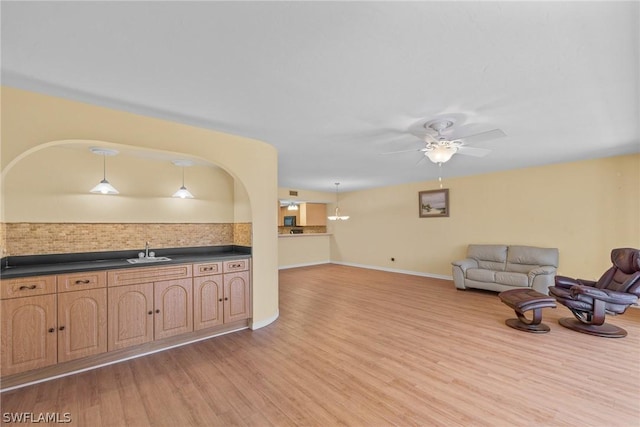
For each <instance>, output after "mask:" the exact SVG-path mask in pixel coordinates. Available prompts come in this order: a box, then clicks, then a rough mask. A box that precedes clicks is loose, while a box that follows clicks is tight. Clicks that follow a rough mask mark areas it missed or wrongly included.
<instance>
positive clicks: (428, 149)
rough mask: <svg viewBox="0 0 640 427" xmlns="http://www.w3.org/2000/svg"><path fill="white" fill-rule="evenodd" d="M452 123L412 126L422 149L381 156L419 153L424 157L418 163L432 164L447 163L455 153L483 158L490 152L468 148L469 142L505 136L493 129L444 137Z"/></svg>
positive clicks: (444, 121) (438, 122) (483, 149)
mask: <svg viewBox="0 0 640 427" xmlns="http://www.w3.org/2000/svg"><path fill="white" fill-rule="evenodd" d="M453 123H454V122H453V120H450V119H438V120H432V121H429V122H426V123H419V125H418V126H416V125H414V126H412V127H411V128H410V132H411V133H412V134H413V135H415V136H416V137H419V138H421V139H422V140H423V141H424V143H425V146H424V147H423V148H419V149H413V150H402V151H391V152H387V153H383V154H398V153H408V152H414V151H419V152H422V153H424V157H422V158H421V159H420V161H419V162H418V163H420V162H422V161H423V160H424V159H425V158H427V159H429V160H431V161H432V162H433V163H438V164H442V163H445V162H448V161H449V160H450V159H451V157H453V155H454V154H457V153H459V154H464V155H468V156H474V157H484V156H486V155H487V154H489V153H490V152H491V150H488V149H486V148H477V147H469V146H468V144H469V142H480V141H487V140H490V139H496V138H501V137H504V136H507V135H506V134H505V133H504V132H503V131H502V130H500V129H493V130H489V131H485V132H480V133H476V134H473V135H467V136H461V137H456V138H453V137H450V136H446V135H444V134H443V132H445V131H446V130H447V129H449V128H451V127H452V126H453ZM433 132H435V136H434V135H433Z"/></svg>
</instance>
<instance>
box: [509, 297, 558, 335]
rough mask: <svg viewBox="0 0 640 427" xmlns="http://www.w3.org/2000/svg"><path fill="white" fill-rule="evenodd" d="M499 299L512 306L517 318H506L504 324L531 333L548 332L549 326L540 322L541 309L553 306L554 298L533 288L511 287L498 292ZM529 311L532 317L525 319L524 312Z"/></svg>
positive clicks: (554, 303)
mask: <svg viewBox="0 0 640 427" xmlns="http://www.w3.org/2000/svg"><path fill="white" fill-rule="evenodd" d="M498 296H499V297H500V300H501V301H502V302H503V303H505V304H506V305H508V306H509V307H511V308H513V310H514V311H515V313H516V316H518V318H517V319H507V320H506V321H505V324H506V325H507V326H510V327H512V328H514V329H518V330H520V331H525V332H533V333H539V334H540V333H546V332H549V330H550V329H549V326H547V325H545V324H544V323H542V309H543V308H547V307H549V308H555V307H556V300H555V299H553V298H552V297H549V296H547V295H545V294H541V293H540V292H537V291H534V290H533V289H511V290H509V291H503V292H500V293H499V294H498ZM527 311H531V312H532V318H531V319H527V317H526V316H525V312H527Z"/></svg>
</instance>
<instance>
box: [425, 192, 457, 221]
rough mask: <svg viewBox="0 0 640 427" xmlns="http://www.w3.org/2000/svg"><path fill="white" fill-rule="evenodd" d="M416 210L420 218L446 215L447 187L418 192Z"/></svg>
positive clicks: (447, 207)
mask: <svg viewBox="0 0 640 427" xmlns="http://www.w3.org/2000/svg"><path fill="white" fill-rule="evenodd" d="M418 212H419V215H420V218H442V217H448V216H449V214H450V212H449V189H448V188H442V189H440V190H428V191H420V192H418Z"/></svg>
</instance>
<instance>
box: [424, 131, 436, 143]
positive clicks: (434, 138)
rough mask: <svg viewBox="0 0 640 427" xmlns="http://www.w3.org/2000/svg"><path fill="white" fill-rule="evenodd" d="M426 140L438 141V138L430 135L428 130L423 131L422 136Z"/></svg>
mask: <svg viewBox="0 0 640 427" xmlns="http://www.w3.org/2000/svg"><path fill="white" fill-rule="evenodd" d="M423 139H424V140H425V141H426V142H432V143H436V144H437V143H438V140H437V139H436V137H435V136H433V135H431V134H430V133H429V132H425V133H424V138H423Z"/></svg>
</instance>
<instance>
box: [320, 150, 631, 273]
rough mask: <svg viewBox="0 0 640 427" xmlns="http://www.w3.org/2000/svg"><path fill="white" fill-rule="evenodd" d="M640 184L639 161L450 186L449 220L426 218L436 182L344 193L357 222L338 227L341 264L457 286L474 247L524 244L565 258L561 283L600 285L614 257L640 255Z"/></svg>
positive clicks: (601, 162)
mask: <svg viewBox="0 0 640 427" xmlns="http://www.w3.org/2000/svg"><path fill="white" fill-rule="evenodd" d="M444 167H445V168H446V165H445V166H444ZM639 184H640V155H637V154H636V155H628V156H621V157H612V158H603V159H597V160H588V161H580V162H574V163H564V164H556V165H550V166H543V167H535V168H527V169H519V170H511V171H506V172H498V173H491V174H486V175H477V176H469V177H462V178H455V179H446V180H445V182H444V187H445V188H449V189H450V210H451V216H450V217H448V218H419V217H418V192H419V191H422V190H434V189H437V188H438V185H437V183H436V182H423V183H416V184H407V185H398V186H390V187H384V188H377V189H373V190H368V191H359V192H348V193H340V209H341V212H342V213H344V214H347V215H350V216H351V219H350V220H348V221H344V222H331V223H330V224H329V227H328V230H327V231H328V232H330V233H333V239H332V240H331V241H332V245H331V260H332V261H337V262H345V263H353V264H361V265H369V266H374V267H377V268H391V269H398V270H408V271H413V272H417V273H426V274H434V275H446V276H451V265H450V262H451V261H453V260H456V259H460V258H463V257H464V255H465V251H466V247H467V245H468V244H469V243H505V244H521V245H533V246H541V247H556V248H559V250H560V268H559V272H560V274H566V275H570V276H580V277H584V278H596V277H599V275H600V274H602V273H603V272H604V270H605V269H606V268H608V266H609V265H610V261H609V254H610V251H611V249H612V248H615V247H623V246H631V247H636V248H637V247H640V197H638V188H639ZM391 257H394V258H395V259H396V261H395V262H392V261H391V260H390V258H391Z"/></svg>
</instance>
